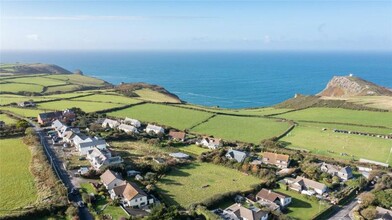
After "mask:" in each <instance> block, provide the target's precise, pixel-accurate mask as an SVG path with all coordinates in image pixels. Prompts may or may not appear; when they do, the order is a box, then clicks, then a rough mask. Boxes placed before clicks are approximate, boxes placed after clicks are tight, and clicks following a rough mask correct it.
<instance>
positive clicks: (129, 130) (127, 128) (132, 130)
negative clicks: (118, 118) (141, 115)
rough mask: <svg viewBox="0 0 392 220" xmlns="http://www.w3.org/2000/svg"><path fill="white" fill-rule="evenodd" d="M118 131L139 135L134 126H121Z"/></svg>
mask: <svg viewBox="0 0 392 220" xmlns="http://www.w3.org/2000/svg"><path fill="white" fill-rule="evenodd" d="M118 130H121V131H124V132H125V133H137V129H136V128H135V127H134V126H132V125H127V124H120V126H118Z"/></svg>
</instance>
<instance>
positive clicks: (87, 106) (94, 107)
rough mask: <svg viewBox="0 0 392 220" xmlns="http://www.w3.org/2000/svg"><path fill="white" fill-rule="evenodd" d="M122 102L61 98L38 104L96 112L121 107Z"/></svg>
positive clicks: (44, 106)
mask: <svg viewBox="0 0 392 220" xmlns="http://www.w3.org/2000/svg"><path fill="white" fill-rule="evenodd" d="M120 106H122V105H121V104H114V103H99V102H88V101H71V100H61V101H53V102H45V103H39V104H38V105H37V107H38V108H40V109H49V110H64V109H67V108H72V107H78V108H81V109H82V110H83V111H85V112H95V111H100V110H104V109H109V108H115V107H120Z"/></svg>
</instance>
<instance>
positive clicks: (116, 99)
mask: <svg viewBox="0 0 392 220" xmlns="http://www.w3.org/2000/svg"><path fill="white" fill-rule="evenodd" d="M72 100H76V101H77V100H81V101H86V100H87V101H93V102H106V103H120V104H135V103H139V102H141V101H139V100H137V99H133V98H129V97H126V96H122V95H106V94H94V95H91V96H86V97H81V98H76V99H72Z"/></svg>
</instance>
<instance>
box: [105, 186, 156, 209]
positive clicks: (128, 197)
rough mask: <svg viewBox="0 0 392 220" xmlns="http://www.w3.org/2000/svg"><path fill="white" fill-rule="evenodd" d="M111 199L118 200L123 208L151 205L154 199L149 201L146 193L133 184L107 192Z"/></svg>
mask: <svg viewBox="0 0 392 220" xmlns="http://www.w3.org/2000/svg"><path fill="white" fill-rule="evenodd" d="M109 194H110V198H111V199H113V200H114V199H117V198H118V199H120V201H121V203H122V204H123V205H124V206H130V207H139V208H140V207H142V206H145V205H148V204H153V203H154V199H149V198H148V195H147V193H145V192H144V191H143V190H141V189H140V188H139V187H138V186H137V185H136V184H135V183H128V182H127V183H125V184H124V185H121V186H116V187H114V188H113V189H111V190H109Z"/></svg>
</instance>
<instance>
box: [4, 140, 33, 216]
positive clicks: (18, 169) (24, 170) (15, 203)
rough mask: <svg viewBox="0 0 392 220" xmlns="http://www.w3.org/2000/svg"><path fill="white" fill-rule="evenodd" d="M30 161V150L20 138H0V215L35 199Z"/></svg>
mask: <svg viewBox="0 0 392 220" xmlns="http://www.w3.org/2000/svg"><path fill="white" fill-rule="evenodd" d="M30 161H31V153H30V150H29V149H28V147H27V146H25V145H24V144H23V142H22V140H21V139H17V138H14V139H0V195H1V196H0V197H1V199H0V207H1V209H0V216H1V215H5V214H7V213H9V211H7V210H14V209H18V208H21V207H24V206H27V205H32V204H34V202H35V201H36V199H37V189H36V188H35V183H34V177H33V175H32V174H31V173H30V171H29V166H30ZM16 183H17V187H16V185H15V184H16Z"/></svg>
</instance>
